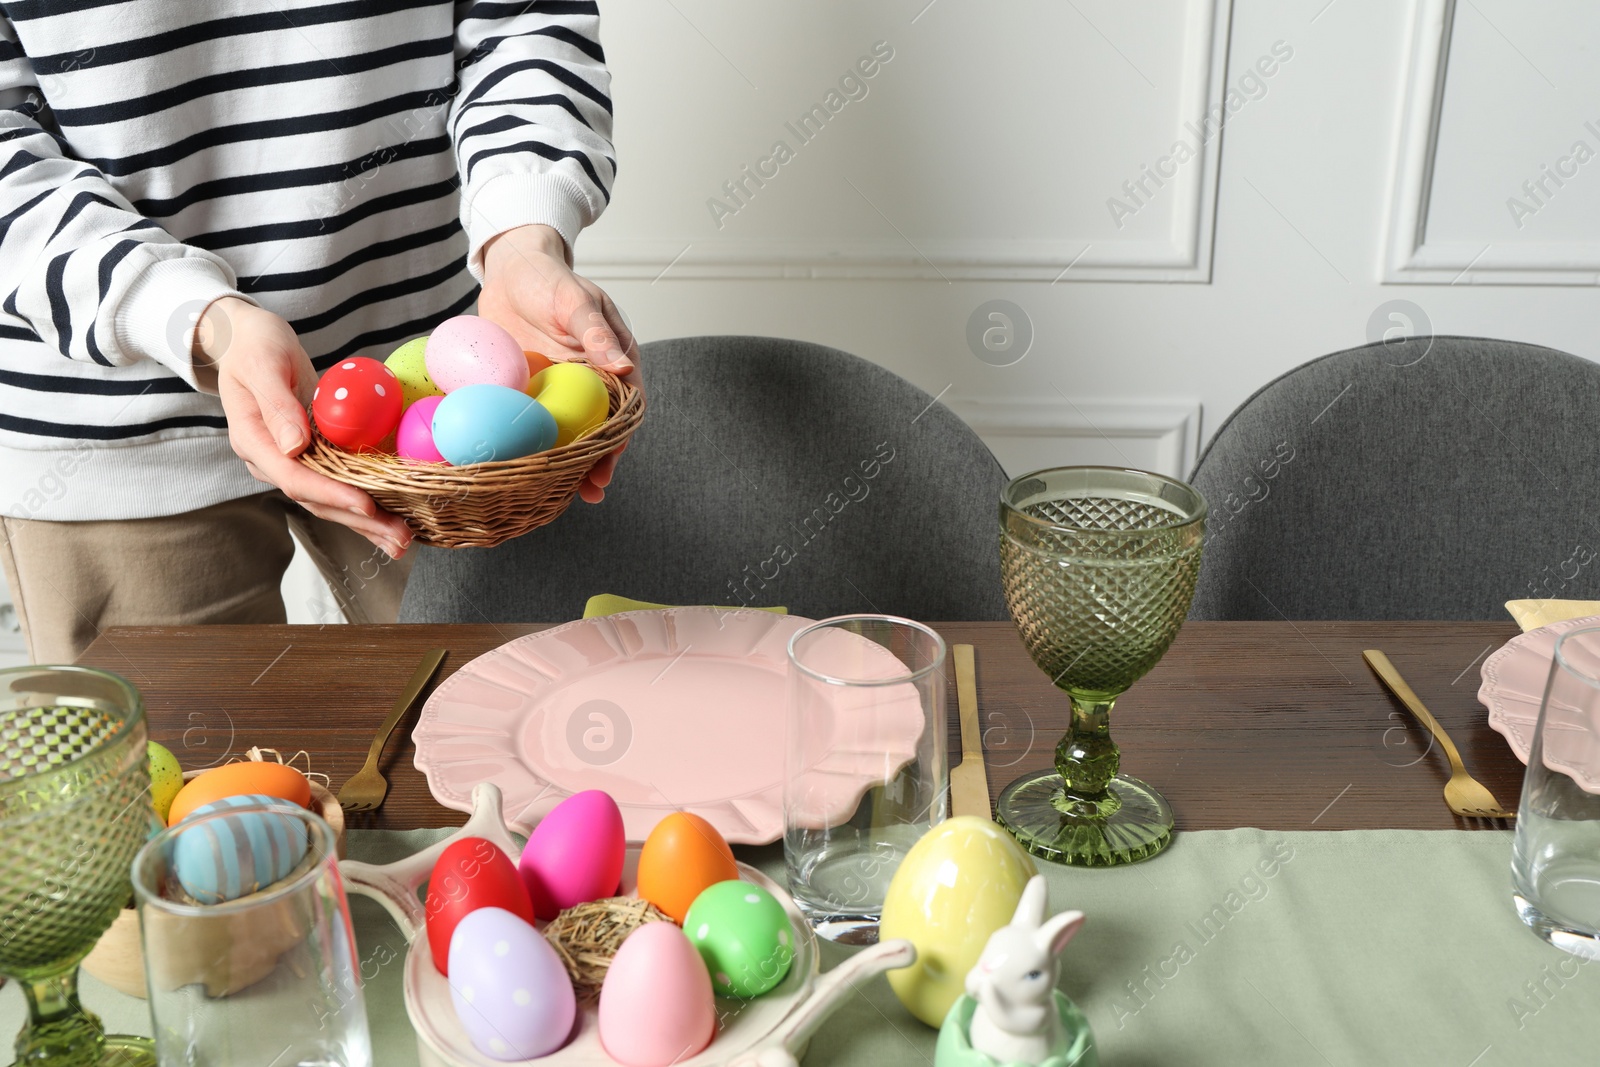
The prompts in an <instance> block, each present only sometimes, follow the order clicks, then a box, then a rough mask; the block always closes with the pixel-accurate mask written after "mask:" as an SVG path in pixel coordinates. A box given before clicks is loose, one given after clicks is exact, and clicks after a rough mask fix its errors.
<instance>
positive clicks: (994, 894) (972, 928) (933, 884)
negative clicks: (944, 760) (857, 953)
mask: <svg viewBox="0 0 1600 1067" xmlns="http://www.w3.org/2000/svg"><path fill="white" fill-rule="evenodd" d="M1037 873H1039V872H1038V869H1037V868H1035V867H1034V865H1033V858H1032V857H1030V856H1029V855H1028V854H1027V853H1026V852H1024V851H1023V850H1022V847H1021V846H1020V845H1018V844H1017V842H1016V840H1015V839H1013V838H1012V836H1011V835H1010V834H1008V833H1006V832H1005V830H1003V829H1001V828H1000V827H999V826H998V825H996V824H995V823H992V822H990V821H989V820H987V819H980V818H977V817H976V816H973V815H958V816H956V817H955V818H953V819H946V820H945V821H944V822H942V823H940V824H939V825H937V826H935V827H934V828H933V829H931V830H929V831H928V832H927V833H926V834H923V835H922V839H921V840H920V841H918V842H917V843H916V844H915V845H913V846H912V848H911V851H910V852H907V853H906V858H905V859H904V860H902V861H901V863H900V867H899V869H898V870H896V871H895V873H894V878H893V880H891V881H890V883H889V892H888V895H887V896H886V897H885V898H884V902H883V918H882V919H881V921H880V922H879V924H878V937H879V938H880V940H887V939H889V938H896V937H903V938H905V939H906V940H908V941H910V942H911V943H912V944H914V945H916V946H917V962H916V963H913V964H912V965H911V966H909V967H902V968H900V969H898V970H893V971H890V972H889V986H890V988H892V989H893V990H894V995H895V996H897V997H899V998H900V1003H902V1004H904V1005H905V1006H906V1008H907V1010H909V1011H910V1012H911V1014H913V1015H915V1016H916V1017H917V1018H919V1019H921V1020H922V1021H923V1022H925V1023H927V1024H928V1025H929V1026H934V1027H937V1026H939V1025H940V1024H941V1023H943V1022H944V1017H945V1015H946V1014H947V1013H948V1012H949V1011H950V1005H952V1004H954V1003H955V1002H956V998H957V997H959V996H961V994H962V992H963V991H964V986H965V984H966V980H967V972H968V971H970V970H971V969H972V967H973V965H974V964H976V963H977V962H978V956H979V955H981V954H982V952H983V946H984V944H985V943H986V942H987V941H988V940H989V935H990V934H992V933H994V932H995V931H996V930H998V929H1000V927H1002V926H1004V925H1006V923H1008V922H1010V921H1011V916H1012V914H1013V913H1014V912H1015V911H1016V910H1017V901H1019V900H1021V899H1022V888H1023V886H1025V885H1027V884H1028V879H1029V878H1032V877H1033V876H1034V875H1035V874H1037Z"/></svg>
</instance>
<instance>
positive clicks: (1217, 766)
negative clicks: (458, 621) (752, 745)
mask: <svg viewBox="0 0 1600 1067" xmlns="http://www.w3.org/2000/svg"><path fill="white" fill-rule="evenodd" d="M934 625H935V628H936V629H937V630H938V631H939V632H940V633H941V634H943V635H944V638H945V640H946V641H948V642H950V643H956V642H967V643H970V644H972V645H973V646H975V648H976V657H977V674H978V704H979V713H980V715H981V717H982V720H983V724H984V732H985V736H984V748H985V752H986V758H987V762H988V772H989V774H988V776H989V786H990V789H991V791H992V792H993V793H994V794H995V795H998V794H999V791H1000V790H1001V789H1002V788H1004V786H1005V785H1006V784H1007V783H1009V782H1010V781H1011V780H1012V779H1013V778H1015V777H1017V775H1019V774H1021V773H1022V772H1024V771H1029V770H1033V769H1035V768H1038V767H1043V766H1047V765H1048V764H1049V763H1050V762H1051V761H1052V759H1053V750H1054V747H1055V743H1056V741H1057V740H1058V739H1059V738H1060V736H1061V733H1062V731H1063V730H1064V729H1065V726H1066V722H1067V703H1066V697H1065V696H1064V695H1063V694H1062V693H1060V692H1058V691H1057V690H1055V689H1054V688H1052V687H1051V685H1050V684H1049V681H1048V680H1047V679H1046V678H1045V676H1044V674H1043V673H1042V672H1040V671H1039V669H1038V668H1036V667H1035V666H1034V665H1033V662H1032V661H1031V660H1030V659H1029V658H1028V656H1027V653H1026V652H1025V651H1024V649H1023V647H1022V644H1021V642H1020V641H1019V640H1018V638H1017V634H1016V631H1015V630H1014V629H1013V627H1012V626H1011V625H1010V624H1009V623H989V622H978V623H973V622H965V623H943V624H937V623H936V624H934ZM543 628H544V627H542V626H538V625H471V626H424V625H410V626H208V627H126V628H118V629H112V630H108V631H106V632H105V633H103V634H102V635H101V636H100V638H99V639H98V640H96V641H95V643H94V644H93V645H92V646H91V647H90V648H89V650H88V651H87V652H85V653H84V655H83V657H82V658H81V659H80V661H79V662H81V663H84V664H86V665H89V666H94V667H100V668H103V669H106V670H111V671H115V672H117V673H119V674H122V675H124V676H125V677H127V678H128V679H129V680H131V681H132V682H134V683H135V684H136V685H137V686H138V687H139V688H140V690H141V691H142V692H143V693H144V696H145V700H146V702H147V705H148V708H149V718H150V730H151V736H152V737H153V738H154V739H155V740H157V741H159V742H161V743H162V744H164V745H166V746H167V747H168V748H170V749H172V751H173V752H174V753H175V754H176V755H177V756H178V759H179V761H180V762H181V763H182V764H183V765H184V767H185V769H194V768H197V767H204V766H209V765H212V764H215V763H221V762H224V761H226V760H228V759H229V758H232V757H236V756H240V755H241V754H242V753H243V752H244V751H245V750H246V749H248V748H249V747H250V746H252V745H260V746H262V747H266V748H276V749H278V750H280V751H281V752H283V753H284V754H285V755H286V756H287V755H290V754H292V753H294V752H296V751H297V750H300V749H304V750H305V751H306V752H307V753H308V754H309V756H310V764H311V769H312V770H313V771H319V772H322V773H324V774H326V775H328V776H329V778H330V779H331V781H332V785H333V788H334V789H335V790H337V789H338V787H339V786H340V785H342V784H343V783H344V780H345V779H346V778H347V777H348V776H350V775H351V774H353V773H354V772H355V771H356V770H357V769H358V768H359V767H360V766H361V763H362V760H363V759H364V758H365V756H366V751H367V747H368V745H369V744H370V743H371V740H372V735H373V732H374V731H375V730H376V728H377V725H378V723H379V722H380V721H381V720H382V719H383V717H384V715H385V714H386V713H387V712H388V710H389V708H390V706H391V705H392V704H393V702H394V700H395V698H396V697H397V696H398V695H399V693H400V691H401V689H402V688H403V686H404V685H405V682H406V680H407V679H408V678H409V677H410V675H411V673H412V670H413V669H414V667H415V666H416V663H417V661H418V659H419V658H420V657H421V655H422V653H423V652H424V651H425V650H427V649H429V648H435V647H443V648H446V649H448V650H449V655H448V657H447V658H446V659H445V661H444V664H443V666H442V667H441V668H440V671H439V674H438V676H437V678H436V679H435V683H434V684H437V682H438V680H439V679H443V678H445V677H447V676H448V675H449V674H450V673H451V672H453V671H455V670H456V669H457V668H459V667H460V666H461V665H462V664H464V663H466V662H467V661H468V660H470V659H472V658H473V657H475V656H478V655H480V654H481V653H484V652H487V651H489V650H490V649H492V648H494V647H496V646H498V645H501V644H503V643H505V642H506V641H509V640H511V639H512V638H514V637H518V636H520V635H522V634H525V633H530V632H533V631H535V630H540V629H543ZM1516 633H1517V629H1516V627H1515V626H1513V625H1512V624H1511V623H1510V622H1505V623H1477V622H1474V623H1460V622H1295V623H1290V622H1191V623H1188V624H1187V625H1185V626H1184V628H1183V630H1182V632H1180V633H1179V635H1178V639H1177V641H1176V642H1175V643H1174V644H1173V646H1172V649H1171V650H1170V651H1169V652H1168V653H1167V655H1166V657H1165V659H1163V660H1162V662H1161V663H1160V664H1159V665H1158V666H1157V667H1156V668H1155V670H1153V671H1152V672H1151V673H1150V674H1149V675H1148V676H1146V677H1145V678H1144V679H1143V680H1141V681H1140V682H1139V683H1138V684H1136V685H1135V686H1134V687H1133V688H1132V689H1131V690H1129V691H1128V693H1127V694H1126V695H1125V696H1123V697H1122V698H1121V699H1120V700H1119V701H1118V702H1117V706H1116V710H1115V712H1114V713H1113V716H1112V734H1113V736H1114V737H1116V739H1117V741H1118V742H1119V744H1120V745H1121V747H1122V753H1123V769H1124V770H1125V771H1126V772H1127V773H1129V774H1133V775H1135V776H1137V777H1140V778H1143V779H1145V780H1146V781H1148V782H1150V783H1152V784H1153V785H1155V786H1156V787H1157V788H1158V789H1160V790H1161V791H1162V793H1164V794H1165V795H1166V797H1167V799H1168V800H1169V801H1170V802H1171V804H1172V808H1173V811H1174V813H1175V815H1176V818H1177V824H1178V828H1179V829H1182V830H1206V829H1227V828H1232V827H1238V826H1258V827H1263V828H1268V829H1280V830H1307V829H1311V830H1354V829H1370V828H1382V827H1401V828H1412V829H1450V828H1453V827H1454V828H1471V827H1472V826H1473V825H1475V824H1474V823H1472V822H1469V821H1467V820H1462V819H1459V818H1457V817H1456V816H1453V815H1452V814H1451V813H1450V812H1449V810H1448V809H1446V807H1445V805H1444V800H1443V799H1442V796H1441V790H1442V789H1443V787H1444V783H1445V780H1446V779H1447V778H1448V777H1449V768H1448V765H1447V763H1446V762H1445V759H1444V756H1443V754H1442V753H1441V752H1440V751H1439V750H1438V746H1436V745H1433V744H1431V743H1430V739H1429V736H1428V734H1427V732H1426V731H1425V730H1423V729H1422V727H1420V726H1419V725H1418V724H1417V723H1416V722H1415V721H1414V720H1413V719H1412V718H1411V717H1410V715H1408V714H1407V713H1406V712H1405V711H1404V710H1403V709H1402V707H1401V705H1400V704H1399V703H1398V702H1397V701H1396V700H1394V699H1393V698H1392V697H1391V696H1390V695H1389V694H1388V692H1387V691H1386V690H1384V689H1383V688H1382V686H1381V685H1380V684H1379V682H1378V680H1377V678H1376V677H1374V676H1373V674H1372V673H1371V671H1370V670H1369V669H1368V668H1367V666H1366V664H1365V663H1363V662H1362V659H1361V652H1362V650H1363V649H1366V648H1380V649H1382V650H1383V651H1385V652H1387V653H1388V654H1389V657H1390V659H1392V660H1393V661H1394V663H1395V666H1396V667H1398V668H1399V670H1400V671H1401V673H1403V674H1404V675H1405V677H1406V679H1407V680H1408V681H1409V682H1410V683H1411V686H1412V688H1413V689H1415V690H1416V692H1417V695H1418V696H1420V697H1421V698H1422V700H1423V701H1424V702H1425V703H1426V704H1427V705H1428V707H1429V708H1430V709H1431V710H1432V711H1433V713H1434V715H1435V716H1436V717H1437V718H1438V719H1439V721H1440V722H1441V723H1442V724H1443V725H1444V727H1445V728H1446V729H1447V730H1449V731H1450V733H1451V735H1452V736H1453V737H1454V738H1455V740H1456V744H1457V745H1458V746H1459V748H1460V749H1461V753H1462V757H1463V759H1464V760H1465V761H1466V764H1467V769H1468V770H1469V771H1471V772H1472V773H1473V774H1474V775H1476V776H1477V777H1478V778H1479V779H1480V780H1481V781H1482V782H1483V783H1484V784H1485V785H1487V786H1488V787H1489V789H1490V790H1491V791H1492V792H1493V793H1494V794H1495V796H1496V797H1497V798H1498V799H1499V800H1500V801H1501V802H1502V803H1503V804H1505V805H1507V806H1510V807H1515V806H1516V803H1517V801H1518V797H1519V794H1520V792H1521V787H1522V765H1521V764H1520V763H1519V762H1518V761H1517V758H1516V757H1515V756H1514V755H1513V754H1512V753H1511V751H1510V749H1509V748H1508V747H1507V746H1506V743H1505V741H1504V740H1503V739H1502V738H1501V737H1500V735H1499V734H1496V733H1495V732H1493V731H1492V730H1490V729H1489V727H1488V725H1487V722H1486V720H1485V712H1484V708H1483V707H1482V705H1480V704H1479V703H1478V701H1477V691H1478V685H1479V682H1480V679H1479V673H1478V669H1479V666H1480V665H1481V664H1482V662H1483V660H1484V657H1486V656H1487V655H1489V654H1490V653H1491V652H1492V651H1494V650H1495V649H1496V648H1498V647H1499V646H1500V645H1502V644H1504V643H1505V642H1506V641H1507V640H1508V639H1509V638H1511V637H1513V636H1515V634H1516ZM949 690H950V705H951V706H950V724H951V731H952V736H951V742H952V743H951V751H952V752H954V753H959V752H960V745H959V741H958V740H957V739H956V736H955V731H956V729H957V725H956V723H957V717H956V712H955V686H954V685H953V684H952V685H950V686H949ZM778 713H781V711H780V712H778ZM414 724H415V713H414V712H413V713H412V715H410V716H408V717H407V719H406V720H405V721H403V722H402V723H401V725H400V728H399V730H398V731H397V732H396V736H395V737H394V738H393V739H392V740H391V741H390V742H389V747H388V749H387V751H386V753H385V758H384V760H383V763H382V767H383V770H384V772H385V773H386V774H387V775H388V777H389V781H390V785H391V788H390V792H389V796H388V800H387V801H386V802H385V804H384V806H383V807H382V809H380V810H379V811H378V812H377V813H374V814H371V815H366V816H360V817H356V818H353V819H352V820H351V824H352V825H354V826H367V827H386V828H392V829H405V828H411V827H421V826H452V825H458V824H460V823H462V822H464V821H465V819H466V817H465V815H463V814H462V813H460V812H456V811H452V810H449V809H447V808H444V807H442V806H440V805H439V804H438V803H436V802H435V801H434V800H433V798H432V796H431V795H430V794H429V792H428V786H427V782H426V781H425V780H424V779H423V777H422V775H421V774H420V773H418V771H417V770H416V769H415V768H414V767H413V766H412V756H413V753H414V749H413V747H412V744H411V737H410V732H411V728H412V726H413V725H414ZM1483 825H1491V824H1483Z"/></svg>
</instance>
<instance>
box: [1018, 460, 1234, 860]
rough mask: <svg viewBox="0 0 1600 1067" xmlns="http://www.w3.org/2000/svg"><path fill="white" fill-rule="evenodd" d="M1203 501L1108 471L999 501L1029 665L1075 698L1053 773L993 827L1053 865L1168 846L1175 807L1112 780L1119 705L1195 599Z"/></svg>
mask: <svg viewBox="0 0 1600 1067" xmlns="http://www.w3.org/2000/svg"><path fill="white" fill-rule="evenodd" d="M1205 518H1206V502H1205V498H1203V497H1202V496H1201V495H1200V494H1199V493H1198V492H1197V491H1196V490H1195V489H1194V488H1193V487H1191V486H1188V485H1185V484H1184V483H1183V482H1180V481H1176V480H1174V479H1172V478H1166V477H1163V476H1161V475H1159V474H1149V473H1146V472H1144V471H1134V470H1123V469H1120V468H1114V467H1059V468H1055V469H1053V470H1043V471H1036V472H1034V473H1032V474H1025V475H1023V476H1022V477H1020V478H1017V479H1015V480H1014V481H1012V482H1011V484H1010V485H1008V486H1006V489H1005V492H1004V493H1003V494H1002V496H1001V500H1000V573H1001V580H1002V581H1003V583H1004V585H1005V597H1006V604H1007V606H1009V607H1010V609H1011V617H1012V619H1013V620H1015V622H1016V624H1017V630H1018V632H1019V633H1020V634H1021V635H1022V641H1023V644H1024V645H1026V646H1027V649H1028V652H1029V654H1030V655H1031V656H1032V657H1033V662H1034V663H1036V664H1038V666H1039V668H1040V669H1041V670H1042V671H1044V672H1045V674H1047V675H1049V677H1050V680H1051V682H1053V683H1054V684H1055V685H1056V686H1057V688H1060V689H1062V690H1065V691H1066V693H1067V696H1068V697H1069V698H1071V701H1072V724H1071V727H1070V729H1068V731H1067V734H1066V736H1065V737H1063V738H1062V739H1061V743H1060V744H1059V745H1057V746H1056V753H1055V757H1056V758H1055V767H1054V769H1052V770H1047V771H1041V772H1037V773H1035V774H1031V775H1027V776H1025V777H1023V778H1020V779H1018V780H1017V781H1015V782H1013V783H1011V785H1009V786H1007V787H1006V790H1005V792H1003V793H1001V794H1000V802H999V804H998V805H997V806H996V818H997V819H998V820H999V821H1000V823H1001V824H1002V825H1003V826H1005V827H1006V829H1008V830H1010V831H1011V833H1012V834H1014V835H1015V836H1016V838H1017V840H1018V841H1019V842H1021V844H1022V845H1023V847H1024V848H1026V849H1027V850H1028V851H1029V852H1032V853H1033V854H1034V855H1036V856H1042V857H1044V858H1045V859H1049V860H1054V861H1056V862H1058V863H1069V864H1075V865H1079V866H1110V865H1112V864H1118V863H1134V862H1137V861H1138V860H1142V859H1148V858H1149V857H1151V856H1154V855H1155V854H1156V853H1157V852H1160V851H1161V850H1162V849H1163V848H1165V847H1166V846H1167V843H1168V842H1170V841H1171V840H1172V809H1170V808H1169V807H1168V806H1167V802H1166V801H1165V800H1164V799H1163V798H1162V796H1161V794H1160V793H1158V792H1156V791H1155V790H1154V789H1152V788H1151V787H1150V786H1148V785H1146V784H1145V783H1144V782H1141V781H1139V780H1138V779H1137V778H1130V777H1128V776H1127V775H1122V774H1118V773H1117V770H1118V766H1119V764H1120V762H1121V754H1120V753H1119V752H1118V750H1117V745H1116V742H1114V741H1112V740H1111V722H1110V716H1111V706H1112V704H1114V703H1115V702H1116V699H1117V697H1118V696H1120V695H1121V694H1122V693H1123V692H1124V691H1125V690H1126V689H1127V688H1128V687H1129V686H1131V685H1133V683H1134V682H1136V681H1138V680H1139V679H1140V678H1142V677H1144V675H1145V673H1146V672H1147V671H1149V670H1150V668H1151V667H1154V666H1155V665H1156V663H1157V661H1159V660H1160V659H1161V657H1162V656H1163V655H1164V654H1165V653H1166V651H1167V647H1168V646H1169V645H1171V644H1172V639H1173V638H1174V637H1176V636H1177V634H1178V628H1179V627H1180V626H1182V625H1183V620H1184V617H1185V616H1186V615H1188V613H1189V604H1190V602H1191V601H1192V600H1193V599H1194V586H1195V579H1196V578H1197V577H1198V576H1199V574H1200V544H1201V539H1202V537H1203V535H1204V533H1205Z"/></svg>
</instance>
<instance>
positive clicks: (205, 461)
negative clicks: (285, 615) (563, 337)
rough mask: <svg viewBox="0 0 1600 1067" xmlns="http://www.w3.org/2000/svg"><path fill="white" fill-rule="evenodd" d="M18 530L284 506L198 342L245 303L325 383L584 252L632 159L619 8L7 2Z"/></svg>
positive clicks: (3, 383)
mask: <svg viewBox="0 0 1600 1067" xmlns="http://www.w3.org/2000/svg"><path fill="white" fill-rule="evenodd" d="M0 15H3V18H0V514H5V515H10V516H15V517H23V518H38V519H66V520H78V519H125V518H140V517H147V516H158V515H171V514H177V513H179V512H183V511H187V510H190V509H193V508H198V507H204V506H207V505H209V504H214V503H219V502H221V501H224V500H228V499H232V498H234V497H239V496H243V495H246V494H248V493H255V492H260V491H262V490H263V489H264V488H265V487H264V486H262V485H261V483H259V482H257V481H255V480H254V479H252V478H251V477H250V475H249V474H248V473H247V472H246V471H245V468H244V464H243V463H242V462H241V461H239V460H238V459H237V458H236V457H235V456H234V454H233V452H232V450H231V449H230V448H229V446H228V439H227V427H226V423H225V421H224V419H223V414H222V406H221V404H220V403H219V402H218V400H217V398H216V397H215V396H211V395H208V394H205V393H202V392H199V391H198V390H197V389H196V387H195V376H194V370H193V367H192V365H191V362H190V355H189V348H188V346H189V338H190V332H191V330H192V328H193V322H194V317H195V316H196V315H197V314H198V312H199V311H200V310H201V309H202V308H203V307H204V306H205V305H206V304H207V303H209V302H210V301H211V300H213V299H215V298H216V297H218V296H222V295H227V294H241V295H243V296H245V297H247V298H249V299H251V300H253V301H255V302H256V303H258V304H260V305H261V306H262V307H265V308H267V309H268V310H270V311H273V312H275V313H277V314H279V315H281V316H283V317H284V318H285V319H287V320H288V321H289V323H290V324H291V325H292V326H293V327H294V329H295V331H296V332H297V333H298V334H299V336H300V339H301V341H302V343H303V344H304V345H305V348H306V351H307V352H308V353H309V354H310V355H311V357H312V362H313V363H314V364H315V365H316V366H317V368H318V369H319V370H321V369H324V368H326V367H327V366H328V365H329V364H330V363H332V362H333V361H335V360H338V359H340V358H343V357H344V356H347V355H350V354H352V353H362V354H366V355H371V356H375V357H377V358H380V359H381V358H383V357H384V356H385V355H386V354H387V353H388V352H389V351H390V350H391V349H392V348H394V347H395V346H396V345H398V344H399V343H401V342H403V341H405V340H407V339H409V338H412V337H416V336H418V335H420V334H423V333H426V332H427V331H428V330H429V329H430V328H431V327H432V326H433V325H434V324H436V323H437V322H438V321H439V320H441V319H443V318H445V317H447V316H449V315H453V314H457V313H459V312H461V311H464V310H466V309H468V308H470V307H471V306H472V304H473V302H474V300H475V299H476V297H477V287H478V283H479V282H480V281H481V280H482V273H481V251H480V250H481V249H482V246H483V245H484V243H485V242H487V241H488V240H489V239H490V238H491V237H493V236H494V235H496V234H497V233H501V232H503V231H505V230H508V229H511V228H512V227H515V226H520V225H524V224H528V223H544V224H547V225H550V226H553V227H554V228H555V229H556V230H558V231H559V232H560V233H561V235H562V236H563V237H565V238H566V240H567V242H568V245H569V246H570V245H571V244H572V242H573V240H574V239H575V238H576V236H577V234H578V232H579V231H580V230H581V229H582V228H583V227H584V226H587V225H588V224H589V223H591V222H593V221H594V219H595V218H596V217H597V216H598V215H599V213H600V211H601V210H602V209H603V208H604V206H605V203H606V201H607V199H608V198H609V195H610V186H611V182H612V180H613V178H614V176H615V173H616V163H615V160H614V158H613V156H612V148H611V101H610V78H609V75H608V74H607V72H606V68H605V62H604V56H603V54H602V52H601V49H600V43H599V12H598V9H597V7H596V3H595V2H594V0H517V2H512V3H494V2H490V0H477V2H474V0H460V2H456V3H451V2H449V0H271V2H269V3H262V2H260V0H0Z"/></svg>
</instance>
